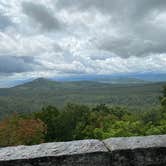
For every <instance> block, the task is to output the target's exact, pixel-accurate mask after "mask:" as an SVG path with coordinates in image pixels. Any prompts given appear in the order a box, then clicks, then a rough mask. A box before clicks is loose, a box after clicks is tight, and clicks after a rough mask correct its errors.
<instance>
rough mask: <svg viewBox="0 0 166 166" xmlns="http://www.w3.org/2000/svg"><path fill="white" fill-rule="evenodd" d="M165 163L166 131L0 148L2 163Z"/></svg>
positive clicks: (22, 165)
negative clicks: (156, 133)
mask: <svg viewBox="0 0 166 166" xmlns="http://www.w3.org/2000/svg"><path fill="white" fill-rule="evenodd" d="M27 164H28V166H41V165H43V166H55V165H56V166H62V165H63V166H68V165H72V166H77V165H79V166H84V165H86V166H92V165H94V166H100V165H103V166H109V165H110V166H133V165H134V166H147V165H148V166H152V165H153V166H165V165H166V135H158V136H146V137H126V138H124V137H122V138H110V139H106V140H104V141H99V140H80V141H70V142H54V143H44V144H40V145H33V146H16V147H6V148H0V165H3V166H25V165H27Z"/></svg>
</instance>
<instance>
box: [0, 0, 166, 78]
mask: <svg viewBox="0 0 166 166" xmlns="http://www.w3.org/2000/svg"><path fill="white" fill-rule="evenodd" d="M134 72H166V0H0V79H1V80H4V79H6V80H7V79H10V78H15V79H19V78H23V77H24V78H25V77H27V78H29V77H52V76H56V75H71V74H116V73H134Z"/></svg>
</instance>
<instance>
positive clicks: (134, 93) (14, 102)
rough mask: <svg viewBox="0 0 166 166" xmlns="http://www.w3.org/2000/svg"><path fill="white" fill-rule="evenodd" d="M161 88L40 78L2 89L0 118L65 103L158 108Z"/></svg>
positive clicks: (158, 86)
mask: <svg viewBox="0 0 166 166" xmlns="http://www.w3.org/2000/svg"><path fill="white" fill-rule="evenodd" d="M163 85H164V83H146V84H143V83H141V84H107V83H100V82H94V81H78V82H56V81H51V80H47V79H43V78H39V79H36V80H34V81H32V82H28V83H25V84H22V85H19V86H16V87H12V88H1V89H0V116H2V115H4V114H9V113H11V112H32V111H38V110H39V109H41V107H43V106H46V105H50V104H51V105H56V106H59V107H61V106H63V105H64V104H66V103H68V102H74V103H83V104H99V103H105V104H110V105H125V106H134V107H150V106H155V105H158V97H159V96H160V95H161V90H162V86H163Z"/></svg>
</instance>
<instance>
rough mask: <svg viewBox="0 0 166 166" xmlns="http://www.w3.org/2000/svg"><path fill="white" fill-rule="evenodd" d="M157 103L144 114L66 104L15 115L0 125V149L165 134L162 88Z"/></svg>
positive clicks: (165, 96) (165, 107) (165, 108)
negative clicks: (23, 145) (56, 142)
mask: <svg viewBox="0 0 166 166" xmlns="http://www.w3.org/2000/svg"><path fill="white" fill-rule="evenodd" d="M159 102H160V107H159V108H152V109H149V110H144V111H138V110H136V111H131V110H129V109H128V108H127V107H121V106H116V107H115V106H107V105H105V104H99V105H96V106H89V105H81V104H72V103H69V104H67V105H66V106H64V107H63V108H57V107H55V106H46V107H44V108H42V110H40V111H37V112H32V113H20V114H18V113H15V114H13V115H12V116H9V117H5V118H3V119H2V120H1V122H0V146H11V145H20V144H26V145H32V144H38V143H42V142H52V141H70V140H80V139H89V138H90V139H92V138H94V139H105V138H109V137H121V136H124V137H126V136H139V135H152V134H166V86H165V87H164V88H163V95H162V96H160V97H159Z"/></svg>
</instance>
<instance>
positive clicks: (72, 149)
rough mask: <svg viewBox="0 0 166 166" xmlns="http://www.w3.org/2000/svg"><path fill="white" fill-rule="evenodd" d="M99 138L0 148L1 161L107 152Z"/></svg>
mask: <svg viewBox="0 0 166 166" xmlns="http://www.w3.org/2000/svg"><path fill="white" fill-rule="evenodd" d="M107 151H108V150H107V148H106V147H105V146H104V144H103V142H101V141H99V140H81V141H70V142H54V143H44V144H40V145H33V146H16V147H6V148H1V149H0V161H7V160H19V159H33V158H40V157H55V156H64V155H74V154H84V153H94V152H107Z"/></svg>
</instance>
